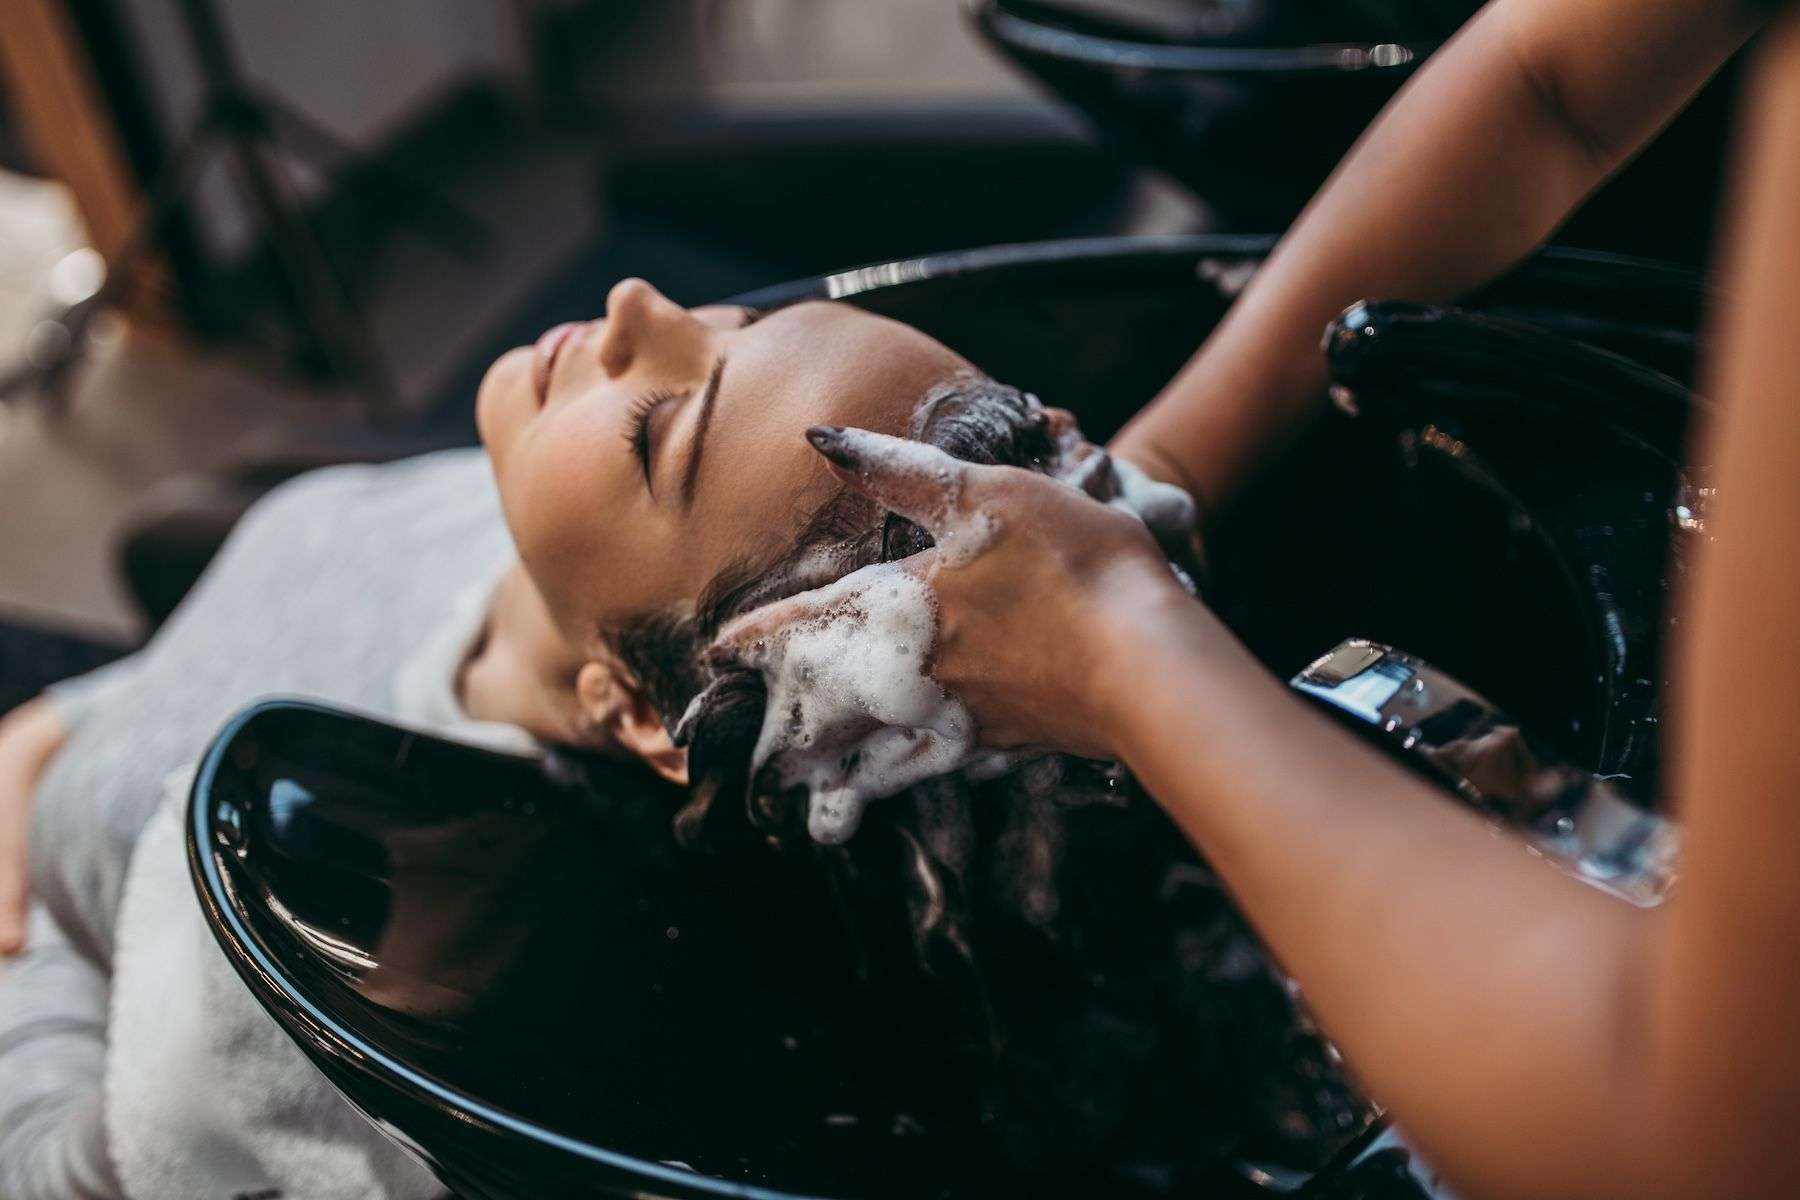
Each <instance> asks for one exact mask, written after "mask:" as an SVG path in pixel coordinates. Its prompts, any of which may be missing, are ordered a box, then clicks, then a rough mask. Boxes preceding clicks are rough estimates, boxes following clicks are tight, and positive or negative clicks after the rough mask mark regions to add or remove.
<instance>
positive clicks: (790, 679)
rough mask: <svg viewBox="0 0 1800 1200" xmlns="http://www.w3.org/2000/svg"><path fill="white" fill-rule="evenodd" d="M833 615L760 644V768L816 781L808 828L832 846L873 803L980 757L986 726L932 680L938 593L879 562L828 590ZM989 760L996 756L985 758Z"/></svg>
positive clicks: (755, 651) (795, 780)
mask: <svg viewBox="0 0 1800 1200" xmlns="http://www.w3.org/2000/svg"><path fill="white" fill-rule="evenodd" d="M817 598H818V599H819V600H820V601H821V603H823V604H825V605H828V606H829V608H830V610H831V611H830V615H827V616H823V617H813V618H810V619H808V620H805V621H802V622H799V623H797V624H794V625H790V626H787V627H785V628H783V629H780V630H778V631H776V632H775V633H773V634H770V635H769V636H768V637H766V638H764V639H762V640H760V641H758V642H756V643H755V644H753V645H752V646H751V647H749V650H748V652H747V653H746V654H745V655H744V656H743V657H744V662H745V665H747V666H750V667H753V668H755V669H757V670H759V671H760V672H761V673H762V676H763V678H764V680H765V681H766V683H767V685H768V689H769V702H768V708H767V709H766V710H765V712H764V715H763V725H762V730H761V732H760V734H759V735H758V737H757V741H756V750H755V753H754V755H753V756H752V770H753V771H760V770H761V769H762V768H763V767H764V766H765V765H770V766H773V767H774V769H775V771H776V774H777V777H778V779H779V781H780V783H781V786H783V787H784V788H786V787H795V786H804V787H805V788H806V790H807V795H808V798H809V802H808V807H807V820H806V827H807V832H808V833H810V834H811V835H812V837H813V838H814V840H816V841H819V842H822V843H825V844H828V845H831V844H836V843H839V842H842V841H845V840H846V839H848V838H849V837H850V835H851V834H853V833H855V832H856V827H857V825H858V824H860V823H861V821H862V813H863V807H864V806H865V805H866V804H867V803H868V802H869V801H870V800H879V799H882V798H884V797H887V796H892V795H894V794H896V793H898V792H902V791H905V790H906V789H907V788H909V787H911V786H913V785H914V784H916V783H920V782H922V781H924V780H927V779H931V778H934V777H936V776H939V775H947V774H950V773H952V772H954V771H956V770H957V769H958V768H960V767H961V766H963V765H964V764H965V763H967V762H969V761H970V760H971V759H972V758H974V757H976V755H975V753H974V751H975V722H974V719H973V718H972V717H971V716H970V715H969V710H968V709H966V708H964V707H963V705H962V704H961V702H960V701H958V700H957V699H956V698H955V697H953V696H952V695H950V693H948V692H946V691H945V690H944V689H943V688H942V687H940V686H939V685H938V684H937V683H936V682H935V681H934V680H933V679H932V678H931V676H930V674H929V673H928V672H927V669H926V663H927V661H928V659H929V657H930V654H931V649H932V645H933V643H934V642H935V640H936V637H937V619H936V614H935V612H934V609H933V605H932V598H931V589H930V587H929V586H927V585H926V583H925V582H924V581H923V580H921V579H919V578H918V577H916V576H914V575H912V574H911V573H909V572H908V571H906V570H905V569H903V568H902V567H901V566H900V565H899V564H897V563H877V564H875V565H874V566H870V567H865V568H863V569H862V570H860V571H857V572H855V573H853V574H850V575H847V576H845V577H844V578H843V579H840V580H838V581H837V582H836V583H833V584H830V585H828V586H826V587H824V588H821V589H820V590H819V592H818V593H817ZM983 757H985V756H983Z"/></svg>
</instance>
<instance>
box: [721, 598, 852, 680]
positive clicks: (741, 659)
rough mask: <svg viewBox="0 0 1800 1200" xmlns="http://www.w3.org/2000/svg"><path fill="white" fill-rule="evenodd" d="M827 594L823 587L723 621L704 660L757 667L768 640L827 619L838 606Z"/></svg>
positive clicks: (764, 655)
mask: <svg viewBox="0 0 1800 1200" xmlns="http://www.w3.org/2000/svg"><path fill="white" fill-rule="evenodd" d="M826 592H827V589H825V588H821V589H819V590H817V591H812V592H801V593H800V594H799V595H797V596H789V597H788V598H787V599H785V600H775V601H772V602H770V603H768V604H765V605H763V606H762V607H761V608H753V609H751V610H750V611H749V612H747V613H745V614H744V615H742V616H740V617H737V618H735V619H733V620H731V621H728V622H726V624H725V627H724V628H723V629H721V630H719V632H718V635H717V636H716V637H714V638H713V641H712V645H711V646H710V647H708V649H707V652H706V657H707V661H708V662H710V663H711V664H712V665H714V666H720V665H724V664H726V663H742V664H743V665H745V666H752V667H754V666H757V665H759V664H760V663H761V662H762V661H763V659H764V658H765V657H766V656H767V647H768V643H769V640H770V639H771V638H773V637H774V636H775V635H776V634H777V633H779V632H780V631H781V630H783V629H792V628H793V627H794V626H796V625H799V624H802V623H804V622H807V621H812V620H816V619H819V618H822V617H825V616H828V615H829V614H830V613H831V612H832V611H833V610H834V609H835V608H836V607H837V605H838V603H839V601H838V598H837V597H835V596H830V595H827V594H826Z"/></svg>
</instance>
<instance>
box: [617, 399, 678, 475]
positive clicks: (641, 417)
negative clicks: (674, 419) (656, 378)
mask: <svg viewBox="0 0 1800 1200" xmlns="http://www.w3.org/2000/svg"><path fill="white" fill-rule="evenodd" d="M674 398H675V395H674V393H672V392H666V391H652V392H645V393H644V394H643V395H641V396H639V397H638V398H637V399H636V400H633V401H632V402H631V408H630V409H629V410H628V411H627V413H626V415H625V444H626V445H628V446H630V447H631V452H632V453H633V454H635V455H637V458H638V461H639V462H647V461H649V458H650V414H651V413H653V412H655V411H656V408H657V405H659V404H662V403H664V402H665V401H669V400H673V399H674Z"/></svg>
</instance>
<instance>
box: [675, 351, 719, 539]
mask: <svg viewBox="0 0 1800 1200" xmlns="http://www.w3.org/2000/svg"><path fill="white" fill-rule="evenodd" d="M724 376H725V356H724V355H723V354H721V355H720V356H719V357H718V358H716V359H714V360H713V368H712V373H711V374H710V375H708V376H707V377H706V386H705V387H704V388H702V389H701V391H700V413H699V415H698V416H696V417H695V418H694V436H693V437H691V438H689V439H688V450H687V463H686V465H685V466H683V467H682V469H681V506H682V507H683V508H687V507H690V506H691V505H692V504H693V503H694V481H695V480H696V479H698V478H699V477H700V455H701V452H702V451H704V450H705V449H706V431H707V430H708V429H711V428H712V417H713V409H714V407H715V406H716V405H717V403H718V400H719V381H720V380H721V379H723V378H724Z"/></svg>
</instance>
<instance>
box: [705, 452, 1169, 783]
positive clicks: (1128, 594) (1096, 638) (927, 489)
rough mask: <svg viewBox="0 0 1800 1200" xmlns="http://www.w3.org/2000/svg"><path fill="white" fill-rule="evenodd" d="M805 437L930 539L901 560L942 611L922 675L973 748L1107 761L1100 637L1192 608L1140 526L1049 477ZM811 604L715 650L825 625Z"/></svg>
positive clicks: (732, 628) (760, 619) (1106, 680)
mask: <svg viewBox="0 0 1800 1200" xmlns="http://www.w3.org/2000/svg"><path fill="white" fill-rule="evenodd" d="M807 437H808V439H809V440H810V441H811V442H812V444H813V445H814V447H816V448H817V449H818V451H819V453H821V454H822V455H824V456H825V458H826V460H827V461H828V462H829V463H830V464H831V469H832V473H833V474H835V475H837V476H838V478H840V479H841V480H843V481H844V482H845V483H846V484H848V485H849V486H850V487H852V488H854V489H856V490H857V491H859V492H861V493H863V494H864V495H866V496H868V497H869V498H870V499H872V500H874V501H875V502H876V503H878V504H880V505H881V506H882V507H884V508H886V509H888V510H889V511H890V512H894V513H898V514H899V515H900V516H903V517H905V518H906V519H908V520H910V521H912V522H914V523H915V524H917V525H919V526H920V527H922V528H923V529H925V530H926V531H927V532H928V533H930V534H931V536H932V539H933V540H934V541H935V542H936V547H935V548H934V549H931V550H927V551H925V552H924V553H922V554H918V555H915V556H914V557H912V558H910V559H907V560H905V563H904V566H905V569H907V570H909V571H912V572H913V573H915V574H916V575H918V576H919V577H921V578H923V579H924V580H925V581H926V582H927V583H929V584H930V585H931V588H932V591H933V593H934V596H935V600H936V603H937V625H938V628H937V644H936V647H935V649H934V651H933V654H932V660H931V673H932V676H933V677H934V678H935V679H936V680H937V682H938V683H939V684H940V685H942V686H943V687H944V688H946V689H948V690H949V691H950V692H951V693H952V694H953V695H955V696H956V697H957V698H958V699H959V700H961V701H962V702H963V704H964V705H966V706H967V707H968V709H969V710H970V712H971V713H972V714H973V716H974V717H975V720H976V722H977V724H978V725H979V727H980V738H981V744H982V745H984V746H989V747H994V748H999V749H1014V748H1030V749H1032V750H1040V751H1049V750H1055V751H1062V752H1065V753H1070V754H1077V755H1082V756H1084V757H1089V758H1108V757H1113V756H1114V749H1113V744H1112V736H1111V732H1110V729H1109V725H1110V713H1111V710H1112V708H1113V705H1112V704H1111V702H1110V696H1109V692H1111V691H1113V690H1116V685H1117V680H1116V678H1115V676H1116V672H1113V671H1111V670H1109V663H1108V659H1109V657H1110V656H1109V651H1108V644H1109V639H1110V637H1111V635H1112V634H1113V633H1114V632H1116V631H1117V630H1118V629H1119V628H1120V625H1121V623H1129V622H1133V621H1136V620H1138V619H1140V618H1141V617H1143V616H1144V614H1146V613H1147V612H1149V611H1152V610H1157V609H1159V608H1161V607H1164V606H1169V605H1179V606H1182V607H1186V608H1192V607H1194V601H1193V600H1192V599H1191V598H1190V597H1189V596H1188V594H1187V592H1186V590H1185V589H1184V588H1183V587H1182V585H1181V583H1180V582H1179V581H1178V580H1177V578H1176V576H1175V574H1174V572H1173V571H1172V570H1171V568H1170V566H1169V562H1168V559H1167V557H1166V556H1165V555H1164V553H1163V551H1162V550H1161V549H1159V548H1158V546H1157V543H1156V539H1155V538H1154V537H1152V535H1151V534H1150V531H1149V530H1148V529H1147V528H1146V527H1145V525H1144V524H1143V522H1142V521H1140V520H1138V519H1137V518H1136V517H1134V516H1132V515H1131V514H1129V513H1127V512H1122V511H1120V510H1119V509H1117V508H1114V507H1110V506H1108V505H1106V504H1102V503H1099V502H1098V501H1096V500H1093V499H1091V498H1090V497H1088V496H1087V495H1085V494H1083V493H1082V492H1081V491H1079V490H1077V489H1076V488H1075V487H1073V486H1070V485H1069V484H1066V483H1062V482H1059V481H1057V480H1055V479H1052V478H1050V477H1048V476H1045V475H1038V474H1034V473H1032V472H1030V471H1025V470H1022V469H1019V468H1016V467H992V466H977V465H974V464H971V463H967V462H963V461H961V460H960V459H956V458H952V457H951V456H950V455H948V454H945V453H944V452H943V451H941V450H938V449H937V448H935V447H932V446H927V445H924V444H923V443H920V442H914V441H907V440H904V439H900V438H893V437H887V436H884V435H882V434H877V433H870V432H867V431H865V430H860V429H838V428H836V427H834V426H815V427H814V428H812V429H810V430H808V431H807ZM817 604H818V601H817V600H816V599H815V598H814V596H813V594H810V593H809V594H803V595H800V596H795V597H792V598H791V599H789V600H787V601H782V602H779V603H776V604H772V605H769V606H767V607H765V608H762V609H758V610H757V611H755V612H752V613H749V614H746V615H745V616H744V617H742V618H740V619H739V620H737V621H735V622H732V623H731V624H730V625H727V626H726V628H725V629H724V630H723V631H722V632H721V634H720V636H719V641H718V645H719V648H720V651H721V652H722V653H723V654H724V655H726V656H730V655H731V654H732V652H733V650H734V648H742V647H746V646H748V645H749V644H751V643H752V642H754V641H756V640H757V639H759V638H761V637H765V636H767V635H768V634H769V633H771V632H772V631H774V630H777V629H780V628H783V627H785V626H787V625H788V624H790V623H791V622H794V621H799V620H806V619H809V618H811V617H816V616H823V615H825V614H824V613H822V612H815V611H813V609H814V608H815V607H816V605H817Z"/></svg>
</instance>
